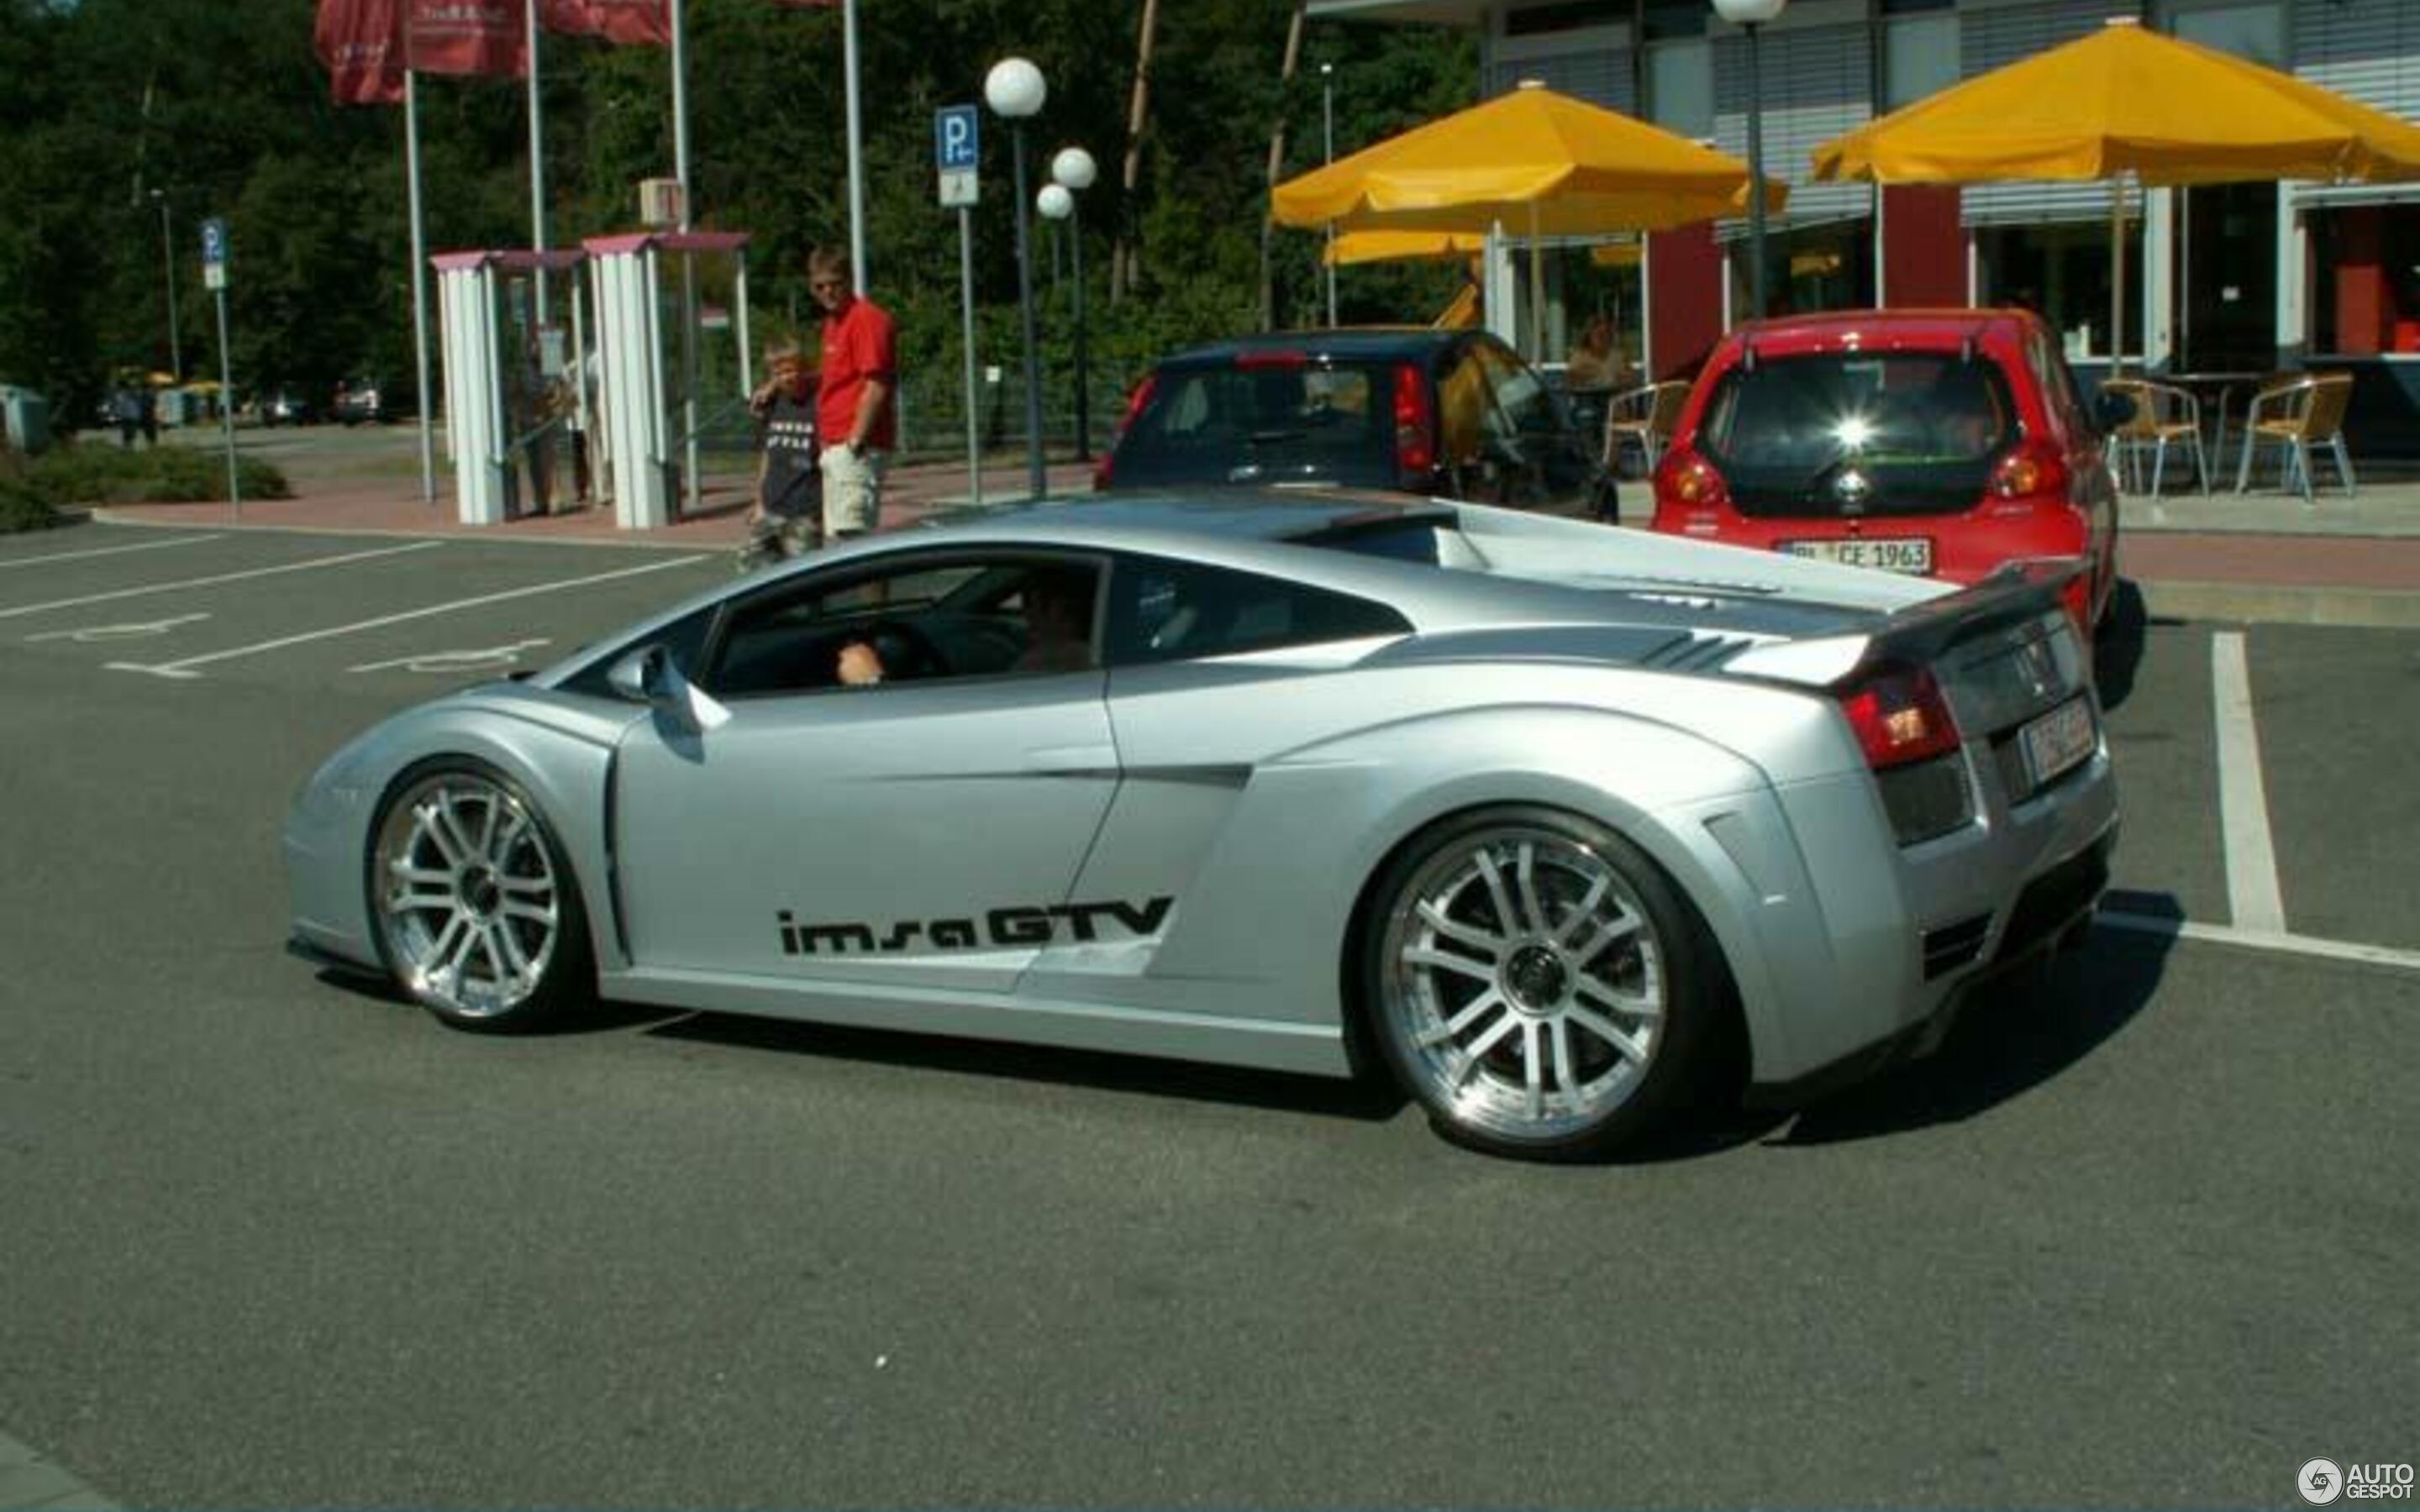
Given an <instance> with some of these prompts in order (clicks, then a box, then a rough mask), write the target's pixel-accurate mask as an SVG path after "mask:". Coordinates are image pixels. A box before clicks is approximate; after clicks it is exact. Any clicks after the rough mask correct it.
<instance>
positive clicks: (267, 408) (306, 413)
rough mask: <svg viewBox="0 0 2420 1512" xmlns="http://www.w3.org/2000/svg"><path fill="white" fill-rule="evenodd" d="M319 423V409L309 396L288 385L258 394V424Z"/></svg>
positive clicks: (278, 386) (264, 390)
mask: <svg viewBox="0 0 2420 1512" xmlns="http://www.w3.org/2000/svg"><path fill="white" fill-rule="evenodd" d="M318 422H319V407H318V405H315V404H313V403H312V402H311V398H310V395H308V394H306V393H303V392H302V390H301V389H298V388H295V387H293V386H292V385H290V384H278V385H274V386H271V387H270V388H267V389H263V390H262V391H261V393H260V423H261V424H264V425H315V424H318Z"/></svg>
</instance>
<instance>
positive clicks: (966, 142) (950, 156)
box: [933, 105, 980, 173]
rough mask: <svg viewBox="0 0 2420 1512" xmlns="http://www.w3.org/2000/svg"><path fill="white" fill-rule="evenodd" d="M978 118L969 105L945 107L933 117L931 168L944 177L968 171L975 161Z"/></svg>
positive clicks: (977, 140)
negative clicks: (960, 170) (954, 171)
mask: <svg viewBox="0 0 2420 1512" xmlns="http://www.w3.org/2000/svg"><path fill="white" fill-rule="evenodd" d="M977 120H978V117H977V116H976V113H975V107H973V106H972V105H948V106H944V107H943V108H941V109H940V110H937V111H935V112H934V113H933V164H934V166H935V167H937V168H939V169H940V170H941V171H942V172H944V173H947V172H949V171H950V170H952V169H954V168H971V167H974V166H975V164H976V160H977V158H978V157H979V155H980V154H979V153H978V150H977V145H978V142H979V133H978V127H977Z"/></svg>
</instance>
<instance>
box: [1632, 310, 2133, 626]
mask: <svg viewBox="0 0 2420 1512" xmlns="http://www.w3.org/2000/svg"><path fill="white" fill-rule="evenodd" d="M2129 413H2131V409H2130V408H2129V407H2128V403H2127V401H2125V400H2123V399H2120V398H2118V397H2117V396H2115V395H2108V396H2105V397H2104V398H2103V399H2102V401H2100V402H2099V403H2097V404H2092V405H2087V404H2086V401H2085V399H2084V397H2083V395H2082V394H2081V393H2080V392H2079V391H2078V390H2077V388H2076V383H2075V378H2074V375H2073V374H2071V372H2069V371H2068V366H2067V362H2066V359H2065V358H2064V357H2062V356H2061V355H2060V352H2059V348H2058V346H2057V344H2056V343H2055V341H2054V340H2053V339H2052V335H2051V332H2050V329H2049V328H2048V327H2047V326H2045V325H2044V324H2043V323H2042V322H2041V320H2040V317H2038V316H2034V315H2032V314H2030V313H2029V312H2026V311H2024V310H1853V311H1841V312H1837V313H1833V314H1827V315H1817V316H1793V317H1790V318H1786V319H1779V320H1765V321H1759V322H1757V323H1755V324H1752V325H1748V326H1744V327H1742V328H1740V329H1739V330H1737V331H1734V332H1731V333H1730V335H1729V336H1727V337H1725V338H1724V339H1723V341H1722V343H1721V344H1720V345H1719V346H1717V347H1715V348H1714V355H1713V356H1712V357H1710V358H1708V359H1707V362H1706V365H1705V368H1704V370H1703V371H1702V372H1701V373H1700V374H1699V377H1698V381H1697V384H1696V387H1695V388H1694V389H1692V390H1691V392H1690V394H1689V400H1688V403H1687V405H1686V407H1685V408H1683V410H1682V412H1681V421H1680V424H1679V427H1678V429H1677V430H1676V431H1675V432H1674V434H1673V438H1672V445H1671V447H1670V449H1669V450H1668V451H1667V452H1666V453H1665V455H1664V458H1663V461H1662V462H1661V464H1660V465H1659V466H1658V467H1657V468H1656V470H1655V512H1654V517H1653V519H1652V529H1654V530H1657V531H1662V532H1666V533H1668V534H1674V535H1688V536H1694V537H1697V538H1699V539H1701V540H1714V541H1723V542H1728V543H1730V544H1731V545H1734V546H1748V547H1759V548H1765V549H1769V550H1778V551H1787V552H1791V553H1792V554H1794V555H1798V556H1804V557H1817V558H1821V559H1823V560H1824V561H1827V562H1839V563H1849V564H1851V565H1854V566H1864V567H1879V568H1882V569H1884V570H1885V571H1890V572H1901V573H1911V574H1915V575H1917V576H1922V577H1932V578H1940V579H1946V580H1947V581H1949V582H1953V583H1962V584H1964V583H1974V582H1978V581H1980V580H1981V579H1984V578H1987V577H1989V576H1990V575H1991V574H1992V573H1993V571H1995V570H1997V569H1998V568H2000V567H2002V566H2003V565H2005V564H2007V563H2010V562H2015V561H2023V560H2036V559H2046V558H2071V559H2077V560H2080V561H2081V562H2082V563H2084V571H2083V572H2082V573H2081V574H2080V575H2079V576H2078V577H2077V578H2076V579H2074V580H2073V581H2071V582H2070V583H2069V585H2068V588H2067V591H2066V594H2065V600H2066V603H2067V607H2068V610H2069V612H2070V613H2071V614H2072V615H2074V617H2075V620H2076V623H2077V624H2078V625H2083V626H2085V627H2086V629H2087V630H2089V629H2090V628H2091V627H2092V626H2095V625H2099V624H2100V622H2101V619H2102V616H2103V615H2104V614H2105V613H2106V612H2107V610H2108V607H2109V603H2110V600H2111V595H2112V594H2113V592H2114V590H2115V588H2116V586H2117V580H2118V578H2117V550H2118V495H2117V487H2116V485H2115V484H2114V482H2113V481H2112V479H2111V477H2110V472H2109V468H2108V465H2107V461H2106V458H2105V455H2104V454H2105V439H2106V436H2107V433H2108V431H2109V430H2110V429H2112V428H2114V426H2115V425H2117V424H2120V423H2122V422H2123V421H2124V420H2125V419H2126V418H2127V415H2128V414H2129Z"/></svg>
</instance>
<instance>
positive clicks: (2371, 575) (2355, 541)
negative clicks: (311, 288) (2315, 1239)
mask: <svg viewBox="0 0 2420 1512" xmlns="http://www.w3.org/2000/svg"><path fill="white" fill-rule="evenodd" d="M390 434H391V435H392V437H393V438H395V440H396V443H397V444H396V455H398V456H400V455H403V454H404V452H405V450H406V449H407V448H408V444H409V443H408V440H407V438H408V437H409V436H410V432H409V431H408V430H407V429H405V428H403V427H396V429H395V430H394V431H392V432H391V433H390ZM282 460H283V459H281V461H282ZM287 473H288V478H289V481H290V482H292V484H293V485H294V487H295V490H296V497H295V498H293V499H287V500H272V501H255V502H251V503H247V504H246V505H244V506H243V511H242V520H241V523H242V524H243V525H245V526H247V527H270V528H276V527H284V528H287V529H296V530H314V531H362V532H401V533H410V534H429V533H443V534H454V533H477V534H480V535H482V536H485V537H487V538H490V539H510V540H529V541H562V540H582V541H613V542H619V543H623V544H627V545H645V546H680V547H689V548H706V549H719V548H726V547H732V546H736V545H737V543H738V541H739V540H740V538H741V535H742V534H743V532H744V530H745V525H744V520H743V517H744V515H745V512H746V503H745V501H746V498H747V487H748V480H747V478H746V477H745V476H744V475H742V474H737V473H711V472H710V473H708V474H707V475H706V478H705V484H704V487H703V492H702V501H701V509H700V511H699V513H698V515H697V516H696V517H693V518H689V519H684V520H682V521H680V522H679V523H676V524H673V525H667V526H663V527H660V528H658V529H655V530H649V531H625V530H621V529H619V528H617V527H616V526H615V524H614V520H613V511H612V510H611V509H582V510H574V511H572V512H570V513H567V514H561V515H551V516H542V517H533V518H526V519H516V520H511V521H508V522H506V523H504V524H503V525H494V526H484V527H480V526H465V525H462V524H460V523H458V521H457V520H456V518H455V513H454V501H453V495H452V491H451V486H450V484H449V483H448V482H447V481H446V480H445V479H444V478H442V476H441V478H440V480H439V494H438V498H437V500H436V501H434V502H429V501H424V500H423V499H422V498H421V497H420V488H419V482H418V478H417V475H416V469H415V470H411V471H407V472H402V473H398V472H397V471H395V469H394V468H393V467H392V466H390V467H387V468H385V469H384V470H382V471H377V472H369V473H365V472H364V471H362V470H360V469H359V468H358V467H356V468H354V469H353V470H352V471H343V470H329V471H318V470H315V469H313V468H311V467H309V466H307V465H305V464H304V462H303V460H302V458H299V457H298V458H296V459H295V462H294V465H291V466H289V467H288V468H287ZM1048 479H1049V489H1050V493H1051V496H1052V497H1054V498H1077V497H1081V496H1083V495H1084V494H1086V493H1088V492H1089V491H1090V489H1091V486H1092V482H1091V469H1090V468H1089V467H1088V466H1086V465H1084V464H1080V463H1074V462H1063V463H1057V464H1053V465H1052V466H1051V467H1050V468H1049V470H1048ZM1025 481H1026V474H1025V470H1024V468H1023V467H1022V466H1021V465H1020V464H1019V463H1018V462H1017V461H1016V459H1015V458H1011V457H1000V456H996V457H994V458H992V459H990V462H989V464H988V465H987V466H986V468H985V479H984V484H985V500H986V501H987V502H1004V501H1010V500H1012V499H1015V498H1019V497H1022V495H1023V493H1024V491H1025ZM968 497H969V483H968V477H967V470H966V466H965V464H964V463H963V462H951V463H917V464H912V465H907V466H902V467H898V468H894V469H893V470H892V475H891V484H890V487H889V489H888V490H887V497H886V500H885V504H884V525H885V527H886V528H893V529H895V528H899V527H902V526H906V525H910V524H913V523H915V522H916V521H917V520H919V519H922V518H924V517H927V516H929V515H931V514H934V513H936V512H939V511H945V510H949V509H953V508H957V507H962V506H963V505H964V504H965V503H966V502H967V501H968ZM1644 497H1645V490H1644V486H1643V485H1641V484H1639V483H1637V482H1631V483H1627V484H1625V485H1624V488H1623V502H1624V504H1625V506H1626V507H1625V511H1624V512H1625V515H1628V516H1630V517H1632V520H1633V522H1634V523H1635V522H1636V517H1637V513H1636V512H1637V511H1639V510H1640V509H1641V508H1642V507H1643V503H1644ZM229 513H230V512H229V510H228V509H227V507H226V506H225V505H224V504H142V505H120V506H113V507H110V508H108V509H105V510H103V511H101V517H103V518H108V519H116V520H126V521H134V522H140V523H144V524H179V525H197V524H205V523H207V524H209V525H210V526H211V527H213V528H223V527H225V525H227V524H228V523H230V521H229V518H228V517H229ZM2120 519H2121V527H2120V533H2119V546H2118V567H2119V571H2120V572H2121V573H2122V574H2123V575H2124V576H2125V577H2127V578H2128V579H2132V580H2133V581H2134V582H2135V583H2136V584H2138V585H2139V586H2140V587H2141V589H2142V591H2143V595H2144V600H2145V604H2146V606H2147V608H2148V609H2149V612H2150V613H2152V614H2154V615H2157V616H2162V617H2168V618H2179V619H2217V620H2243V621H2283V622H2289V623H2297V624H2327V625H2393V626H2420V483H2415V482H2402V481H2395V482H2373V483H2369V484H2366V485H2364V486H2362V487H2361V488H2360V489H2359V491H2358V492H2357V494H2356V495H2355V496H2354V497H2353V498H2351V499H2347V498H2345V497H2344V496H2343V494H2342V493H2341V492H2340V491H2337V492H2323V493H2321V494H2320V495H2319V498H2318V500H2317V501H2316V502H2314V503H2310V504H2305V503H2304V502H2303V501H2302V500H2301V499H2300V498H2299V497H2297V496H2294V495H2290V494H2284V493H2280V492H2277V491H2276V490H2275V489H2274V488H2273V487H2272V488H2271V489H2269V490H2267V491H2261V492H2254V493H2249V494H2242V495H2238V494H2235V493H2233V492H2230V491H2224V490H2223V491H2221V492H2219V493H2217V494H2215V495H2214V496H2212V497H2211V498H2208V499H2205V498H2203V497H2202V496H2201V495H2200V494H2198V493H2195V492H2188V491H2185V490H2184V489H2183V488H2182V487H2180V486H2172V487H2171V488H2170V490H2169V492H2168V493H2167V494H2166V496H2165V497H2164V498H2162V499H2160V500H2158V501H2152V500H2149V499H2145V498H2140V497H2129V498H2128V499H2127V500H2126V501H2125V503H2124V506H2123V509H2122V512H2121V515H2120Z"/></svg>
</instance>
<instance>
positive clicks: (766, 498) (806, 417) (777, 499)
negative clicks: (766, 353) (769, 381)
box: [757, 388, 823, 517]
mask: <svg viewBox="0 0 2420 1512" xmlns="http://www.w3.org/2000/svg"><path fill="white" fill-rule="evenodd" d="M763 424H764V426H765V481H764V482H763V483H762V484H761V485H760V486H758V491H757V497H758V499H759V500H760V501H762V502H763V503H764V505H765V513H767V514H768V515H781V516H784V517H797V516H801V515H809V514H814V513H816V512H818V511H820V510H821V509H822V507H823V500H822V494H821V492H820V490H819V488H818V480H817V478H816V474H815V391H814V389H812V388H810V389H808V390H807V392H806V395H805V397H803V398H797V399H794V398H792V397H791V396H790V394H789V393H788V391H786V390H783V389H776V390H774V391H773V402H772V403H771V404H769V405H768V406H766V408H765V418H764V422H763Z"/></svg>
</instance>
